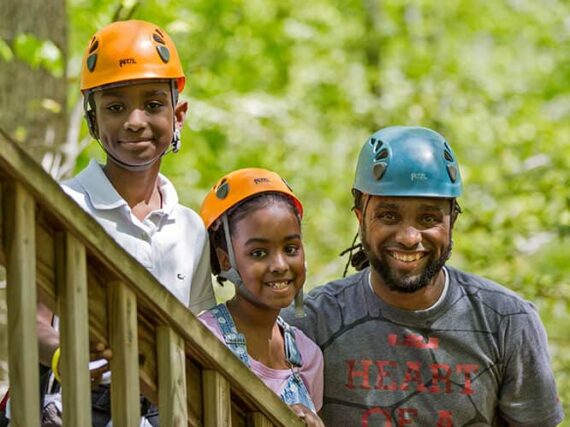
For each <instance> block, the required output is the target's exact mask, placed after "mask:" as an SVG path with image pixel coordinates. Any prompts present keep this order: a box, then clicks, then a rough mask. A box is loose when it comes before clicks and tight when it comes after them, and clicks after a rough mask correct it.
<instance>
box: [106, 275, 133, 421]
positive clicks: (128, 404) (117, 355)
mask: <svg viewBox="0 0 570 427" xmlns="http://www.w3.org/2000/svg"><path fill="white" fill-rule="evenodd" d="M108 304H109V328H110V329H109V337H110V340H109V341H110V343H111V350H112V351H113V358H112V359H111V373H112V380H111V414H112V417H113V425H117V426H138V425H139V424H140V398H139V395H140V392H139V346H138V335H137V299H136V296H135V294H134V292H133V291H132V290H130V289H129V288H128V287H127V285H126V284H125V283H122V282H111V283H109V288H108Z"/></svg>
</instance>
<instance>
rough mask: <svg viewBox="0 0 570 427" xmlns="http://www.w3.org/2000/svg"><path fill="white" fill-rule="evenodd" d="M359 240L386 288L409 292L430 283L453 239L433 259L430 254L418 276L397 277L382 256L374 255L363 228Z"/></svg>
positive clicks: (441, 264)
mask: <svg viewBox="0 0 570 427" xmlns="http://www.w3.org/2000/svg"><path fill="white" fill-rule="evenodd" d="M361 240H362V247H363V249H364V252H365V253H366V257H367V258H368V261H369V262H370V265H371V266H372V268H373V269H374V270H376V272H377V273H378V274H379V275H380V277H381V278H382V280H383V281H384V284H385V285H386V286H387V287H388V289H390V290H391V291H395V292H402V293H406V294H411V293H414V292H416V291H419V290H420V289H422V288H425V287H426V286H427V285H429V284H430V283H431V281H432V280H433V278H434V277H436V276H437V274H438V273H439V272H440V271H441V269H442V268H443V266H444V265H445V262H446V261H447V260H448V259H449V257H450V256H451V249H452V246H453V240H451V241H450V243H449V246H447V247H445V248H444V249H443V252H442V254H441V256H440V257H439V258H437V259H433V257H431V256H430V259H429V260H428V264H427V266H426V267H425V268H424V270H423V271H422V272H421V274H420V275H419V276H418V275H415V276H412V277H398V276H396V274H394V272H393V270H392V269H390V265H389V264H388V263H387V262H386V261H385V260H383V259H382V256H381V257H377V256H375V255H374V253H373V252H372V250H371V248H370V245H369V244H368V241H367V239H366V231H365V230H364V229H363V228H362V229H361ZM386 256H387V255H386Z"/></svg>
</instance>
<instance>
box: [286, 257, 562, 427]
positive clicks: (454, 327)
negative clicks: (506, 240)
mask: <svg viewBox="0 0 570 427" xmlns="http://www.w3.org/2000/svg"><path fill="white" fill-rule="evenodd" d="M446 268H447V273H448V276H449V289H448V291H447V293H446V295H445V296H444V298H443V300H442V301H441V302H440V303H439V304H437V305H436V306H435V307H434V308H432V309H428V310H424V311H420V312H414V311H406V310H400V309H397V308H395V307H393V306H390V305H388V304H386V303H384V302H383V301H382V300H381V299H380V298H379V297H377V296H376V294H374V293H373V291H372V289H371V288H370V285H369V270H368V269H366V270H364V271H362V272H360V273H357V274H355V275H353V276H350V277H347V278H345V279H342V280H338V281H334V282H331V283H328V284H327V285H325V286H322V287H319V288H316V289H314V290H313V291H312V292H310V293H309V295H308V296H307V297H306V299H305V311H306V313H307V316H306V317H305V318H303V319H296V318H295V316H294V310H293V309H292V307H289V308H287V309H286V310H284V311H283V312H282V316H283V317H284V318H285V319H286V320H287V322H289V323H291V324H293V325H295V326H297V327H299V328H300V329H301V330H303V331H304V332H305V333H306V334H307V335H308V336H309V337H310V338H311V339H313V340H314V341H315V342H316V343H317V345H318V346H319V347H320V348H321V350H322V351H323V354H324V358H325V387H324V402H323V403H324V406H323V409H322V411H321V415H322V417H323V420H324V422H325V424H326V425H327V426H328V427H334V426H343V427H345V426H363V427H364V426H389V425H393V426H396V425H411V426H465V425H470V426H485V425H487V426H488V425H492V426H501V425H506V422H509V423H513V424H519V425H525V426H534V425H536V426H539V425H540V426H541V427H547V426H555V425H557V424H558V423H559V422H560V421H561V420H562V419H563V417H564V415H563V411H562V407H561V405H560V402H559V401H558V398H557V393H556V386H555V383H554V378H553V375H552V371H551V368H550V360H549V355H548V348H547V340H546V334H545V331H544V328H543V326H542V323H541V322H540V319H539V317H538V315H537V313H536V310H535V309H534V307H533V305H532V304H531V303H529V302H527V301H524V300H523V299H521V298H520V297H519V296H517V295H516V294H515V293H513V292H511V291H509V290H507V289H505V288H503V287H501V286H500V285H498V284H496V283H493V282H491V281H488V280H485V279H483V278H481V277H477V276H474V275H469V274H466V273H463V272H461V271H458V270H456V269H453V268H450V267H446Z"/></svg>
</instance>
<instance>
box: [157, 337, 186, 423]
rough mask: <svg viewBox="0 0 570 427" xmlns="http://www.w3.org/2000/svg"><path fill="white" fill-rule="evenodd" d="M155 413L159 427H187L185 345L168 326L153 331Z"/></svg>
mask: <svg viewBox="0 0 570 427" xmlns="http://www.w3.org/2000/svg"><path fill="white" fill-rule="evenodd" d="M156 349H157V356H158V357H157V358H158V404H159V406H158V410H159V413H160V425H161V426H162V427H186V426H187V425H188V409H187V404H186V369H185V368H186V361H185V359H186V357H185V354H184V341H183V340H182V338H181V337H180V336H179V335H177V334H176V333H174V331H173V330H172V328H170V327H168V326H159V327H158V328H157V329H156Z"/></svg>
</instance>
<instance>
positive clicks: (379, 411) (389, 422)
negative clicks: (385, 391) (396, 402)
mask: <svg viewBox="0 0 570 427" xmlns="http://www.w3.org/2000/svg"><path fill="white" fill-rule="evenodd" d="M374 414H382V415H383V416H384V421H385V423H384V427H392V419H391V418H390V413H389V412H388V411H387V410H386V409H384V408H378V407H374V408H370V409H369V410H368V411H366V412H364V413H363V414H362V419H361V421H362V427H368V418H369V417H370V416H371V415H374ZM374 425H375V426H376V425H378V423H374Z"/></svg>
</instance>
